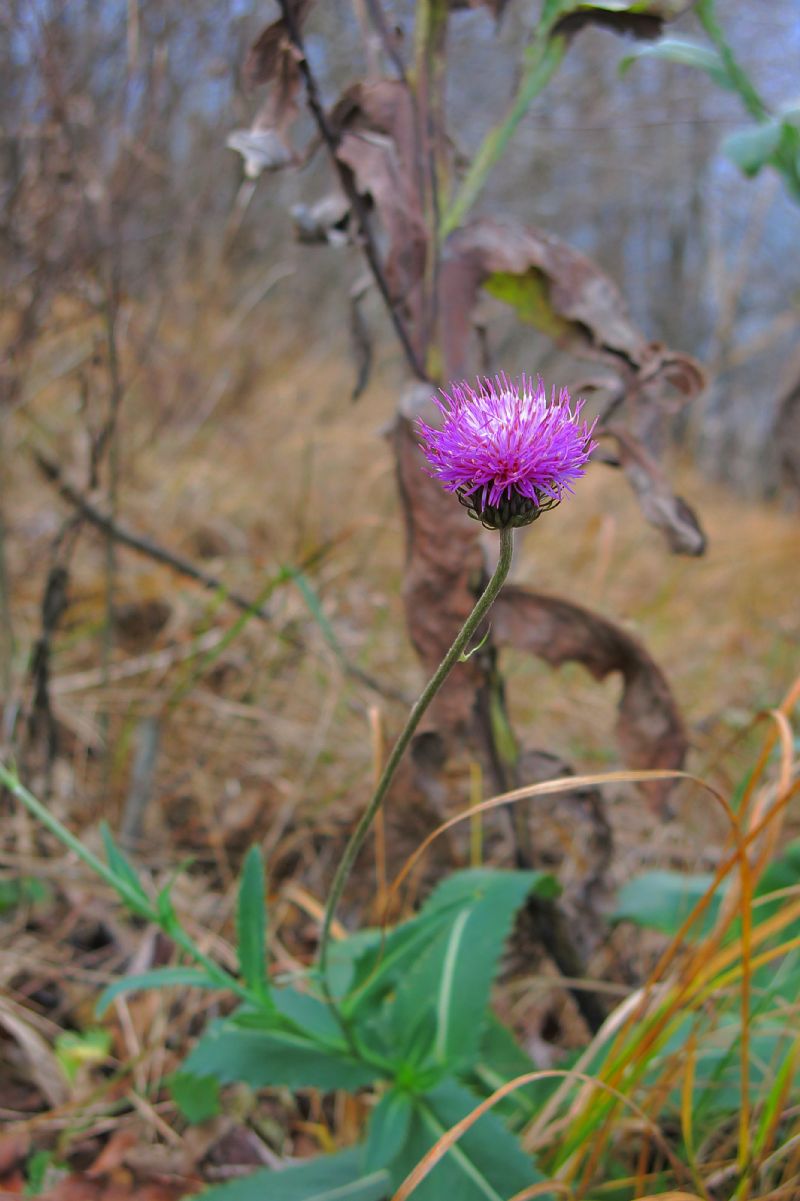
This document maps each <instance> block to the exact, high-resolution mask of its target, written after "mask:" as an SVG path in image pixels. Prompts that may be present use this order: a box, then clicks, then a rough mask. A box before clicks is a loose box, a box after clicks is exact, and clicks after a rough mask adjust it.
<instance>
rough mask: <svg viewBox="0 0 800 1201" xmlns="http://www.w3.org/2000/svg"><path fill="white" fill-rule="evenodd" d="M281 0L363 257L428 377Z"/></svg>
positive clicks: (419, 370) (418, 369) (413, 364)
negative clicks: (390, 286) (356, 229)
mask: <svg viewBox="0 0 800 1201" xmlns="http://www.w3.org/2000/svg"><path fill="white" fill-rule="evenodd" d="M278 3H279V5H280V9H281V13H282V15H283V21H284V24H285V26H286V31H287V33H288V35H289V40H290V41H291V43H292V46H293V48H294V50H295V52H296V54H297V60H298V66H299V69H300V74H301V75H302V76H303V81H304V83H305V86H306V97H307V99H308V107H309V110H310V112H311V115H312V117H313V118H314V120H315V121H316V124H317V128H318V129H319V132H320V135H321V137H322V140H323V141H324V143H325V145H326V147H327V149H328V153H329V154H330V157H331V162H332V163H333V165H334V168H335V169H336V173H337V174H338V176H339V181H340V183H341V185H342V189H343V190H344V193H345V195H346V196H347V199H348V201H349V202H350V206H351V208H352V210H353V214H354V215H355V218H356V223H357V225H358V232H359V236H360V238H361V244H362V248H363V251H364V256H365V258H366V260H367V262H368V263H369V267H370V270H371V272H372V274H373V277H374V279H375V283H376V284H377V287H378V291H379V292H380V294H381V297H382V298H383V301H384V303H385V305H386V308H387V311H388V313H389V316H390V318H391V320H392V324H393V325H394V328H395V332H396V333H397V337H398V338H399V340H400V344H401V346H402V347H403V352H404V354H405V356H406V359H407V360H408V364H409V366H410V368H411V370H412V371H413V372H414V375H415V376H416V377H417V379H420V380H427V379H428V375H427V372H426V371H425V368H424V366H423V365H422V363H421V362H420V360H419V357H418V356H417V352H416V351H415V349H414V347H413V345H412V342H411V338H410V336H409V333H408V330H407V329H406V325H405V322H404V320H403V318H402V316H401V315H400V311H399V309H398V306H397V304H396V302H395V300H394V299H393V297H392V294H391V292H390V291H389V285H388V283H387V280H386V276H385V274H384V271H383V264H382V263H381V259H380V255H379V254H378V248H377V246H376V244H375V239H374V238H373V236H372V229H371V228H370V223H369V213H368V210H367V206H366V204H365V202H364V198H363V197H362V196H361V195H360V194H359V191H358V188H357V187H356V185H355V180H354V179H353V176H352V173H351V172H350V171H349V170H348V168H347V166H346V165H345V164H344V163H343V162H342V161H341V160H340V158H339V156H338V153H337V151H338V148H339V139H338V137H337V135H336V133H335V131H334V130H333V129H332V127H331V125H330V122H329V121H328V118H327V115H326V113H325V109H324V107H323V104H322V100H321V97H320V94H319V87H318V85H317V81H316V78H315V76H314V73H313V71H312V70H311V66H310V64H309V62H308V59H307V58H306V54H305V49H304V47H303V40H302V37H301V36H300V29H299V26H298V24H297V21H296V19H295V16H294V12H293V10H292V4H291V0H278Z"/></svg>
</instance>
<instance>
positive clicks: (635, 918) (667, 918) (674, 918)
mask: <svg viewBox="0 0 800 1201" xmlns="http://www.w3.org/2000/svg"><path fill="white" fill-rule="evenodd" d="M713 881H714V877H713V876H712V875H710V874H705V873H702V874H698V875H693V876H689V875H683V874H682V873H681V872H669V871H654V872H645V873H644V874H643V875H641V876H637V877H636V878H635V879H634V880H630V881H629V882H628V883H627V884H624V885H623V886H622V888H621V889H620V890H619V894H618V896H617V904H616V906H615V907H614V910H613V911H612V913H611V914H610V919H611V921H613V922H623V921H627V922H633V924H634V925H635V926H642V927H644V928H645V929H650V930H660V931H661V933H662V934H670V935H674V934H677V932H678V930H679V929H680V928H681V926H682V925H683V923H684V922H685V921H686V919H687V917H688V916H689V914H690V913H691V912H692V910H693V909H694V907H695V905H697V904H698V902H699V901H700V900H702V898H703V897H704V896H705V894H706V893H707V892H708V890H709V888H710V887H711V885H712V883H713ZM725 892H726V885H721V886H720V887H719V888H718V889H717V891H716V893H715V895H714V897H713V898H712V900H711V903H710V904H709V906H708V908H707V909H706V911H705V913H704V914H703V916H702V918H700V920H699V921H698V922H696V923H695V925H694V926H693V927H692V928H691V930H690V931H689V935H688V937H689V938H701V937H702V936H703V935H704V934H707V933H708V931H709V930H710V929H711V928H712V926H713V924H714V922H715V920H716V917H717V914H718V913H719V907H720V903H721V901H722V897H723V896H724V895H725Z"/></svg>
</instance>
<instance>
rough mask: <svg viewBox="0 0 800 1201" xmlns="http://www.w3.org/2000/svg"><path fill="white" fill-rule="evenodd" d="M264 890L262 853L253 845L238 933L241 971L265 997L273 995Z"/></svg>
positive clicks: (246, 865) (244, 878) (244, 875)
mask: <svg viewBox="0 0 800 1201" xmlns="http://www.w3.org/2000/svg"><path fill="white" fill-rule="evenodd" d="M264 889H265V884H264V864H263V861H262V858H261V851H260V850H259V848H258V847H255V846H253V847H251V848H250V850H249V851H248V852H247V855H246V857H245V861H244V867H243V868H242V876H241V880H240V881H239V898H238V905H237V909H236V933H237V936H238V939H239V970H240V972H241V974H242V977H243V979H244V982H245V984H246V985H247V986H248V988H251V989H252V990H253V992H254V993H256V995H258V996H261V997H266V996H267V995H268V993H269V984H268V982H267V960H266V937H267V918H266V909H265V902H264Z"/></svg>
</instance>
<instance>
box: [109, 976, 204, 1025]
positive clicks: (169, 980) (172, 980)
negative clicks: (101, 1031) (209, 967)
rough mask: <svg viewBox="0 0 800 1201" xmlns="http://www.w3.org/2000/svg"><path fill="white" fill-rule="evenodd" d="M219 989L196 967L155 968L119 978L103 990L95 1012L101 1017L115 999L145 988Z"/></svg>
mask: <svg viewBox="0 0 800 1201" xmlns="http://www.w3.org/2000/svg"><path fill="white" fill-rule="evenodd" d="M176 986H178V987H182V988H186V987H190V988H219V982H218V981H216V980H212V978H211V977H210V976H208V975H206V973H205V972H204V971H202V970H201V969H200V968H196V967H156V968H153V970H152V971H150V972H141V973H139V974H138V975H136V976H120V978H119V980H115V981H114V983H113V984H109V986H108V988H105V989H103V991H102V993H101V994H100V998H99V1000H98V1002H97V1006H96V1012H97V1016H98V1017H102V1016H103V1014H104V1013H105V1012H106V1010H107V1009H108V1007H109V1005H110V1004H111V1002H112V1001H113V1000H114V998H115V997H120V996H122V995H123V994H124V993H128V992H139V991H140V990H141V989H146V988H174V987H176Z"/></svg>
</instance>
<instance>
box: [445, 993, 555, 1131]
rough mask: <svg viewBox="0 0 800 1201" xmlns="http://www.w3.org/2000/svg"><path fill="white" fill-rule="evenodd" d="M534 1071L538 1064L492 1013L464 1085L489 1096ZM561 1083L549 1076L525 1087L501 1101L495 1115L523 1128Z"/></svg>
mask: <svg viewBox="0 0 800 1201" xmlns="http://www.w3.org/2000/svg"><path fill="white" fill-rule="evenodd" d="M559 1066H563V1065H559ZM535 1071H536V1064H535V1063H534V1062H533V1060H532V1059H531V1058H530V1056H528V1055H526V1054H525V1052H524V1051H523V1049H522V1047H521V1046H520V1045H519V1043H518V1042H517V1040H516V1039H515V1038H514V1035H513V1034H512V1033H511V1031H510V1030H509V1029H508V1027H507V1026H504V1025H503V1023H502V1022H500V1021H498V1019H497V1018H496V1017H495V1016H494V1014H491V1013H490V1014H489V1018H488V1021H487V1022H486V1026H485V1028H484V1031H483V1036H482V1038H481V1045H480V1048H479V1050H478V1055H477V1057H476V1059H475V1062H474V1063H473V1064H472V1067H471V1068H470V1071H469V1074H468V1075H467V1076H466V1078H465V1083H466V1084H468V1085H469V1087H470V1088H473V1089H474V1090H475V1091H476V1092H478V1093H480V1094H481V1096H485V1097H488V1096H489V1095H490V1094H491V1093H493V1092H494V1091H495V1090H496V1089H498V1088H500V1087H501V1086H502V1085H503V1084H506V1083H507V1082H508V1081H509V1080H514V1079H515V1078H516V1077H517V1076H523V1075H525V1073H527V1072H535ZM560 1084H561V1080H560V1079H559V1078H558V1077H547V1078H545V1079H543V1080H538V1081H534V1082H533V1083H532V1084H526V1085H525V1086H524V1087H523V1088H518V1089H515V1091H514V1092H513V1093H510V1094H509V1096H508V1097H505V1098H504V1099H503V1100H502V1101H499V1102H498V1103H497V1104H496V1105H495V1106H494V1112H495V1113H496V1114H498V1115H499V1116H500V1117H501V1118H503V1119H504V1120H505V1121H507V1122H508V1123H509V1124H510V1125H512V1127H515V1126H521V1125H523V1124H524V1123H525V1122H529V1121H530V1120H531V1119H532V1118H533V1117H535V1115H536V1114H537V1113H538V1111H539V1110H540V1109H541V1107H542V1106H543V1105H544V1103H545V1101H547V1099H548V1097H549V1096H550V1095H551V1093H553V1092H554V1091H555V1090H556V1089H557V1088H558V1086H559V1085H560Z"/></svg>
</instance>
